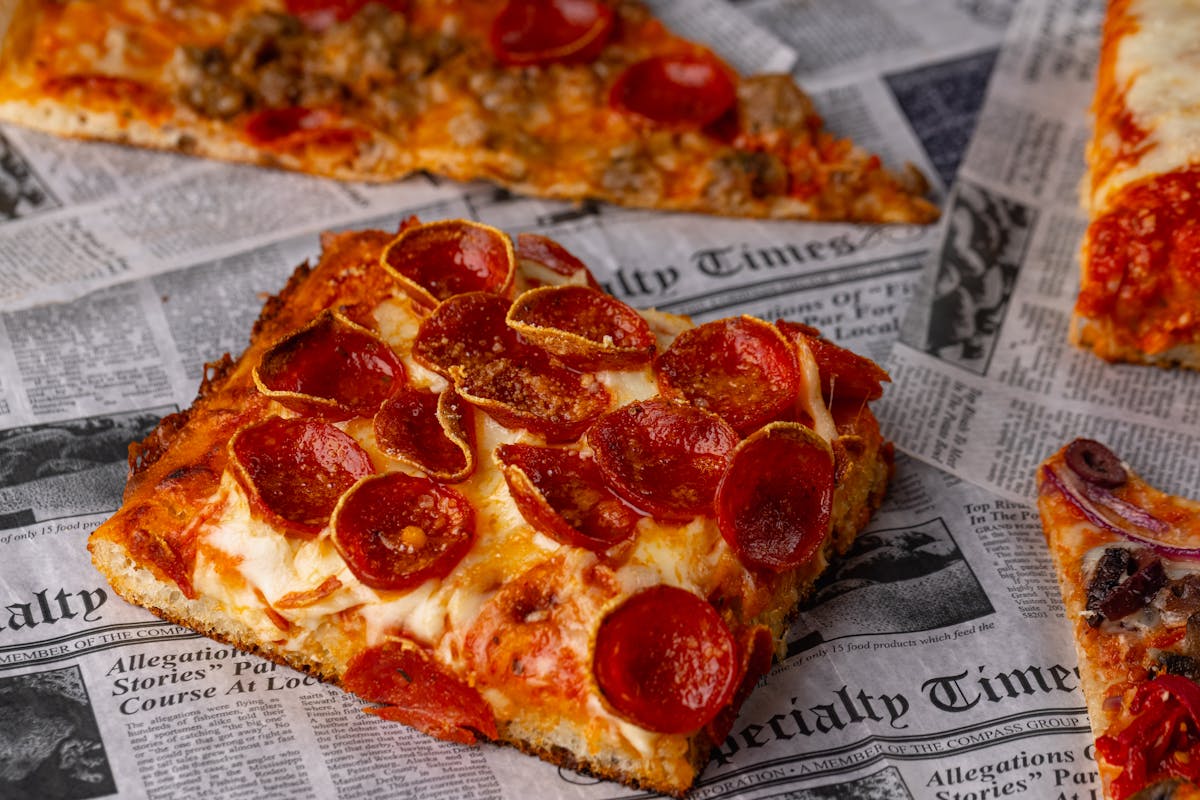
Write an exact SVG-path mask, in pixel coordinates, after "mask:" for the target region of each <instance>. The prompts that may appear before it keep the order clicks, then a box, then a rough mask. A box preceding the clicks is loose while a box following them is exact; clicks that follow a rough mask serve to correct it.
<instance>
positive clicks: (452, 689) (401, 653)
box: [342, 641, 498, 744]
mask: <svg viewBox="0 0 1200 800" xmlns="http://www.w3.org/2000/svg"><path fill="white" fill-rule="evenodd" d="M342 686H343V687H344V688H345V689H347V690H348V691H351V692H354V693H355V694H356V695H358V696H359V697H361V698H363V699H364V700H367V701H369V702H372V703H387V705H385V706H383V707H380V708H368V709H366V711H367V712H368V713H371V714H375V715H377V716H380V717H383V718H384V719H388V720H392V721H394V722H402V723H404V724H405V725H410V726H412V727H414V728H416V729H417V730H419V731H421V732H422V733H427V734H429V735H430V736H434V737H436V738H438V739H443V740H445V741H448V742H459V743H460V744H473V743H474V742H475V741H477V740H478V739H479V738H484V739H495V738H496V737H497V735H498V733H497V731H496V718H495V716H494V715H493V714H492V709H491V707H490V706H489V705H488V704H487V702H486V701H485V700H484V699H483V698H482V697H481V696H480V694H479V692H477V691H475V690H474V689H472V688H471V687H470V686H469V685H468V684H467V683H466V682H465V681H463V680H462V679H460V678H458V677H457V676H455V675H454V674H453V673H451V672H450V671H448V670H447V669H446V668H445V667H443V666H441V665H440V664H439V663H438V662H437V661H436V660H434V657H433V656H432V655H431V654H430V653H429V652H428V651H427V650H425V649H423V648H421V647H419V646H418V645H416V644H414V643H412V642H407V641H389V642H385V643H384V644H381V645H378V646H376V647H372V648H370V649H369V650H364V651H363V652H361V653H359V654H358V655H356V656H354V658H352V659H351V660H350V663H349V664H348V665H347V666H346V674H345V675H344V676H343V677H342Z"/></svg>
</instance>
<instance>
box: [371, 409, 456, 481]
mask: <svg viewBox="0 0 1200 800" xmlns="http://www.w3.org/2000/svg"><path fill="white" fill-rule="evenodd" d="M472 420H473V418H472V413H471V407H470V406H469V405H467V404H466V403H465V402H463V399H462V398H461V397H459V396H458V395H457V394H456V393H455V392H454V391H446V392H441V393H437V392H430V391H426V390H424V389H417V388H415V387H405V388H404V389H401V390H400V391H399V392H397V393H396V394H394V395H392V396H391V397H389V398H388V399H387V400H385V401H384V403H383V405H381V406H380V407H379V411H378V413H376V414H375V420H374V422H375V441H377V442H378V443H379V449H381V450H382V451H383V452H384V453H386V454H387V455H389V456H391V457H392V458H395V459H397V460H399V461H403V462H405V463H406V464H412V465H413V466H415V467H419V468H420V469H423V470H425V472H426V473H428V474H429V475H430V476H432V477H434V478H437V479H439V480H443V481H448V482H451V483H453V482H456V481H461V480H463V479H465V478H466V477H467V476H468V475H470V474H471V473H472V472H474V471H475V449H474V440H475V435H474V431H475V429H474V426H473V425H472Z"/></svg>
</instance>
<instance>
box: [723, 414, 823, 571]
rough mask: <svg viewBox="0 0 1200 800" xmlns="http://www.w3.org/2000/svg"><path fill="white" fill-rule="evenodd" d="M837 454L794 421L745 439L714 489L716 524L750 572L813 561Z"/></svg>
mask: <svg viewBox="0 0 1200 800" xmlns="http://www.w3.org/2000/svg"><path fill="white" fill-rule="evenodd" d="M834 482H835V481H834V459H833V452H832V451H831V450H830V449H829V445H828V444H826V443H825V440H824V439H822V438H821V437H820V436H818V435H817V434H815V433H813V431H811V430H810V429H808V428H806V427H805V426H804V425H801V424H800V423H797V422H773V423H771V424H770V425H767V426H766V427H764V428H762V429H761V430H759V431H757V432H755V433H754V434H752V435H751V436H750V437H749V438H747V439H746V440H745V441H744V442H742V443H741V444H740V445H739V446H738V448H737V450H736V451H734V454H733V458H732V459H731V460H730V462H729V469H728V470H726V472H725V475H724V477H722V478H721V485H720V486H719V487H718V488H717V502H716V506H717V526H718V527H719V528H720V530H721V536H723V537H724V538H725V541H726V542H728V543H729V546H730V547H732V548H733V551H734V552H735V553H737V555H738V558H739V559H741V561H742V563H743V564H745V565H746V566H748V567H752V568H756V569H765V570H769V571H771V572H783V571H784V570H789V569H795V568H796V567H799V566H801V565H803V564H805V563H807V562H808V560H809V559H810V558H812V557H813V555H814V554H815V553H816V552H817V550H818V549H819V548H820V546H821V543H822V542H824V541H825V538H826V536H828V535H829V531H830V528H831V526H832V524H833V523H832V520H833V490H834Z"/></svg>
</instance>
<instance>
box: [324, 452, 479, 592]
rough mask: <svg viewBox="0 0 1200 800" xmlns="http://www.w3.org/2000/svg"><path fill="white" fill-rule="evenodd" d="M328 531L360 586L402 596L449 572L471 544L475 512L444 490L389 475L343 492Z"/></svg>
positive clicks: (401, 475)
mask: <svg viewBox="0 0 1200 800" xmlns="http://www.w3.org/2000/svg"><path fill="white" fill-rule="evenodd" d="M330 526H331V527H332V528H333V543H334V545H336V546H337V549H338V552H340V553H341V554H342V558H343V559H345V561H346V565H347V566H348V567H350V571H351V572H353V573H354V574H355V576H356V577H357V578H358V579H359V580H360V581H362V582H363V583H365V584H366V585H367V586H370V587H372V588H374V589H384V590H401V589H409V588H412V587H413V586H417V585H419V584H421V583H423V582H424V581H426V580H427V579H429V578H444V577H446V575H448V574H449V573H450V571H451V570H452V569H454V567H455V565H457V564H458V562H459V561H461V560H462V557H463V556H465V555H466V554H467V550H469V549H470V548H471V542H472V541H474V539H475V509H474V508H472V507H471V503H470V501H468V500H467V498H465V497H463V496H462V495H461V494H459V493H458V492H456V491H454V490H453V489H451V488H450V487H448V486H440V485H438V484H436V483H434V482H433V481H431V480H429V479H428V478H418V477H414V476H412V475H405V474H404V473H403V472H389V473H387V474H384V475H376V476H374V477H371V478H366V479H364V480H362V481H360V482H359V483H358V485H356V486H355V487H354V488H353V489H351V490H350V491H349V492H347V493H346V495H345V496H344V497H343V498H342V500H341V502H340V503H338V505H337V508H336V509H334V512H333V519H332V520H331V521H330Z"/></svg>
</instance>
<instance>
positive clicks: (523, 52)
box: [491, 0, 613, 66]
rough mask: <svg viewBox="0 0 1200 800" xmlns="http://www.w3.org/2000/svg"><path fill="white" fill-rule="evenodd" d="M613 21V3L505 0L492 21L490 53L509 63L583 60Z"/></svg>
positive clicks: (593, 53)
mask: <svg viewBox="0 0 1200 800" xmlns="http://www.w3.org/2000/svg"><path fill="white" fill-rule="evenodd" d="M612 27H613V10H612V7H611V6H609V5H608V4H607V3H605V2H602V1H601V0H509V2H507V3H505V5H504V8H502V9H501V10H500V13H499V14H497V15H496V19H495V21H494V22H493V23H492V33H491V45H492V53H493V54H495V56H496V58H497V59H498V60H499V61H500V62H501V63H503V64H508V65H510V66H528V65H533V64H553V63H573V64H580V63H586V62H588V61H592V60H593V59H595V58H596V57H597V56H599V55H600V51H602V50H603V49H604V45H605V43H606V42H607V41H608V37H609V34H610V33H611V32H612Z"/></svg>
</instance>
